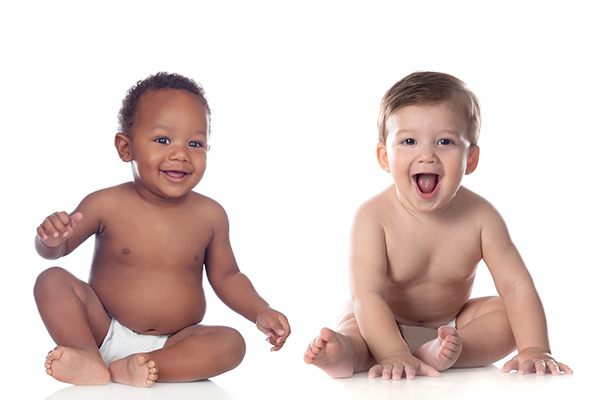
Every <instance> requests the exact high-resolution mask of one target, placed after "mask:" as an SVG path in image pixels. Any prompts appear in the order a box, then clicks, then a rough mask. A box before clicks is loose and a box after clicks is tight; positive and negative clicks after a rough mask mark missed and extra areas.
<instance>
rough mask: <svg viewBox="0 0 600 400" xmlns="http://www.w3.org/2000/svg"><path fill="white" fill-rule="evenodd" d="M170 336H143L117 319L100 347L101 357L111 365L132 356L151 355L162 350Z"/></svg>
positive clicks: (113, 320) (111, 324) (111, 323)
mask: <svg viewBox="0 0 600 400" xmlns="http://www.w3.org/2000/svg"><path fill="white" fill-rule="evenodd" d="M168 338H169V336H157V335H142V334H140V333H137V332H134V331H132V330H131V329H129V328H127V327H126V326H123V325H121V323H120V322H119V321H117V320H116V319H114V318H113V319H112V321H111V322H110V328H108V333H107V334H106V337H105V338H104V341H103V342H102V346H100V349H99V350H100V355H101V356H102V359H103V360H104V362H105V363H106V365H109V364H110V363H111V362H113V361H116V360H120V359H122V358H125V357H127V356H129V355H131V354H137V353H149V352H151V351H155V350H159V349H162V348H163V347H164V346H165V343H166V342H167V339H168Z"/></svg>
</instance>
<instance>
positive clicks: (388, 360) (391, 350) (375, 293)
mask: <svg viewBox="0 0 600 400" xmlns="http://www.w3.org/2000/svg"><path fill="white" fill-rule="evenodd" d="M386 276H387V259H386V245H385V234H384V231H383V227H382V225H381V223H379V222H378V219H377V216H376V215H374V213H373V212H372V210H370V209H368V208H367V207H366V206H363V207H361V209H360V210H359V212H358V213H357V216H356V218H355V221H354V226H353V227H352V238H351V250H350V287H351V292H352V299H353V302H354V313H355V316H356V320H357V322H358V325H359V329H360V332H361V334H362V336H363V339H364V340H365V342H366V343H367V345H368V347H369V351H370V352H371V354H372V355H373V357H374V358H375V360H376V361H377V364H376V365H375V366H374V367H373V368H371V370H370V371H369V376H371V377H374V376H376V375H381V376H382V378H384V379H390V378H392V379H400V378H401V377H402V375H403V374H404V375H405V376H406V378H407V379H413V378H414V377H415V375H428V376H439V373H438V372H437V371H436V370H435V369H434V368H433V367H431V366H430V365H427V364H425V363H423V362H422V361H421V360H419V359H417V358H415V357H413V356H412V355H411V353H410V351H409V348H408V345H407V344H406V342H405V341H404V339H403V338H402V335H401V333H400V330H399V329H398V325H397V323H396V319H395V317H394V315H393V313H392V311H391V310H390V308H389V306H388V304H387V296H388V285H387V277H386Z"/></svg>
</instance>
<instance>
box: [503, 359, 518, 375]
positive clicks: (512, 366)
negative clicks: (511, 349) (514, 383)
mask: <svg viewBox="0 0 600 400" xmlns="http://www.w3.org/2000/svg"><path fill="white" fill-rule="evenodd" d="M518 369H519V361H517V359H516V358H513V359H511V360H510V361H507V362H506V364H504V366H503V367H502V369H501V370H500V371H501V372H510V371H516V370H518Z"/></svg>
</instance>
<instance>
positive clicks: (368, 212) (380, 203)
mask: <svg viewBox="0 0 600 400" xmlns="http://www.w3.org/2000/svg"><path fill="white" fill-rule="evenodd" d="M394 196H395V191H394V190H393V187H389V188H387V189H386V190H384V191H383V192H381V193H378V194H376V195H375V196H373V197H371V198H370V199H368V200H366V201H365V202H363V203H362V204H361V205H360V206H359V207H358V209H357V210H356V213H355V215H354V219H355V221H362V222H369V223H371V224H378V223H381V222H383V221H382V220H384V219H386V217H389V215H390V213H393V211H394V207H395V206H396V204H395V203H396V202H394V201H393V199H394Z"/></svg>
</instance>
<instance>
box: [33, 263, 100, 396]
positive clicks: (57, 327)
mask: <svg viewBox="0 0 600 400" xmlns="http://www.w3.org/2000/svg"><path fill="white" fill-rule="evenodd" d="M34 295H35V300H36V302H37V306H38V309H39V312H40V315H41V317H42V320H43V322H44V324H45V325H46V328H47V329H48V332H49V333H50V336H51V337H52V339H53V340H54V342H55V343H56V344H57V345H58V346H57V347H56V348H55V349H54V350H53V351H51V352H50V353H49V354H48V356H47V357H46V362H45V366H46V372H47V373H48V374H49V375H52V377H54V378H55V379H57V380H59V381H61V382H67V383H72V384H76V385H99V384H106V383H108V381H109V380H110V373H109V371H108V369H107V368H106V365H105V364H104V361H103V360H102V357H101V356H100V353H99V351H98V347H99V345H100V344H102V341H103V339H104V336H106V333H107V331H108V328H109V326H110V317H109V316H108V314H107V313H106V311H105V310H104V307H103V306H102V303H101V302H100V300H99V299H98V296H97V295H96V293H95V292H94V290H93V289H92V288H91V287H90V286H89V285H88V284H87V283H85V282H82V281H80V280H79V279H77V278H76V277H75V276H73V275H72V274H70V273H69V272H67V271H65V270H64V269H61V268H50V269H48V270H46V271H44V272H42V273H41V274H40V276H39V277H38V279H37V281H36V283H35V288H34Z"/></svg>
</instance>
